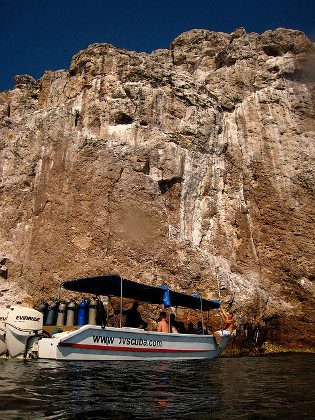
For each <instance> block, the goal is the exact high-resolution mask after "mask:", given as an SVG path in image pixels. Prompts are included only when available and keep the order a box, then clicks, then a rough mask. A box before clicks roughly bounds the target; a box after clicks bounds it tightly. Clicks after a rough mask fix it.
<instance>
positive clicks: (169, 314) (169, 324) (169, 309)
mask: <svg viewBox="0 0 315 420" xmlns="http://www.w3.org/2000/svg"><path fill="white" fill-rule="evenodd" d="M171 331H172V330H171V307H170V306H169V307H168V332H169V333H170V332H171Z"/></svg>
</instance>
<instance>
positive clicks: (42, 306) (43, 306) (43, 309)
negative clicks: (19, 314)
mask: <svg viewBox="0 0 315 420" xmlns="http://www.w3.org/2000/svg"><path fill="white" fill-rule="evenodd" d="M37 310H38V312H41V313H42V314H43V320H44V321H45V320H46V316H47V311H48V303H47V302H46V301H45V300H43V301H42V302H41V304H40V305H39V307H38V309H37ZM44 325H45V324H44Z"/></svg>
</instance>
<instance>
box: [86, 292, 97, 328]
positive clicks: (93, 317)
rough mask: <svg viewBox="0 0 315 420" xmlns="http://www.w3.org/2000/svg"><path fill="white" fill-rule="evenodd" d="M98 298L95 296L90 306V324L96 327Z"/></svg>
mask: <svg viewBox="0 0 315 420" xmlns="http://www.w3.org/2000/svg"><path fill="white" fill-rule="evenodd" d="M97 303H98V302H97V298H96V296H93V297H92V299H91V301H90V306H89V322H88V323H89V324H90V325H96V317H97Z"/></svg>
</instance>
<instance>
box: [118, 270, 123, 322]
mask: <svg viewBox="0 0 315 420" xmlns="http://www.w3.org/2000/svg"><path fill="white" fill-rule="evenodd" d="M122 295H123V279H122V278H121V277H120V313H119V328H121V325H122V301H123V297H122Z"/></svg>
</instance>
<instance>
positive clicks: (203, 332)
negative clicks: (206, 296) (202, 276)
mask: <svg viewBox="0 0 315 420" xmlns="http://www.w3.org/2000/svg"><path fill="white" fill-rule="evenodd" d="M200 311H201V325H202V335H205V330H204V327H203V310H202V297H201V296H200Z"/></svg>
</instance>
